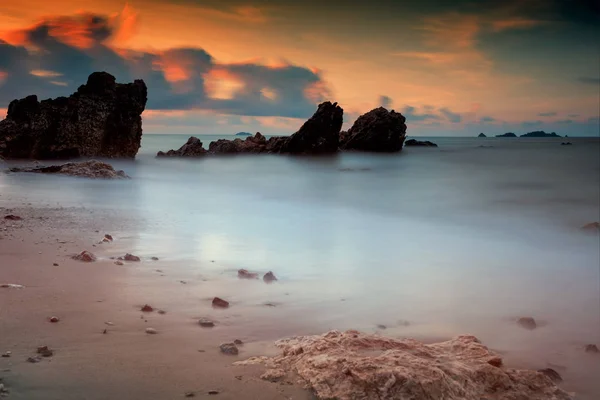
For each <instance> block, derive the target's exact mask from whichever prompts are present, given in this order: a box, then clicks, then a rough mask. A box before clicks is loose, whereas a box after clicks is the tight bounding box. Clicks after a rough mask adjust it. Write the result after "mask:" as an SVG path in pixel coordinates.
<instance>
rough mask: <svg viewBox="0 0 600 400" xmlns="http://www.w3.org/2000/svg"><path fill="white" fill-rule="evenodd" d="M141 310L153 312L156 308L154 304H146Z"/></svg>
mask: <svg viewBox="0 0 600 400" xmlns="http://www.w3.org/2000/svg"><path fill="white" fill-rule="evenodd" d="M141 311H143V312H152V311H154V308H152V306H149V305H148V304H146V305H144V307H142V309H141Z"/></svg>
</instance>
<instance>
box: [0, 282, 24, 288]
mask: <svg viewBox="0 0 600 400" xmlns="http://www.w3.org/2000/svg"><path fill="white" fill-rule="evenodd" d="M24 287H25V286H23V285H18V284H16V283H0V288H4V289H23V288H24Z"/></svg>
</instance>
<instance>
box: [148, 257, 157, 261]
mask: <svg viewBox="0 0 600 400" xmlns="http://www.w3.org/2000/svg"><path fill="white" fill-rule="evenodd" d="M150 259H151V260H152V261H158V257H150Z"/></svg>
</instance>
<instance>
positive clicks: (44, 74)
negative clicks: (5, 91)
mask: <svg viewBox="0 0 600 400" xmlns="http://www.w3.org/2000/svg"><path fill="white" fill-rule="evenodd" d="M29 73H30V74H31V75H34V76H38V77H40V78H55V77H57V76H62V74H61V73H59V72H54V71H48V70H45V69H34V70H32V71H29Z"/></svg>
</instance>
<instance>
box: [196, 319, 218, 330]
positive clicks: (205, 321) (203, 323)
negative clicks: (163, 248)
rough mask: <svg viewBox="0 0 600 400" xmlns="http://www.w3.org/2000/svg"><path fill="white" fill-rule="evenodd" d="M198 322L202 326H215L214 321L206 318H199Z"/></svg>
mask: <svg viewBox="0 0 600 400" xmlns="http://www.w3.org/2000/svg"><path fill="white" fill-rule="evenodd" d="M198 324H199V325H200V326H201V327H203V328H212V327H213V326H215V323H214V322H213V321H211V320H210V319H207V318H200V320H199V321H198Z"/></svg>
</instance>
